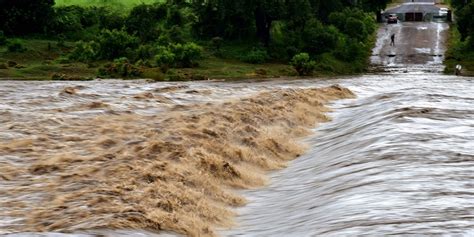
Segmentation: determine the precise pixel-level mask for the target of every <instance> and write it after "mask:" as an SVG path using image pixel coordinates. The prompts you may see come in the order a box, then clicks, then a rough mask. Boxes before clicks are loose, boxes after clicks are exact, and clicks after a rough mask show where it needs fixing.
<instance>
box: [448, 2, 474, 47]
mask: <svg viewBox="0 0 474 237" xmlns="http://www.w3.org/2000/svg"><path fill="white" fill-rule="evenodd" d="M451 4H452V5H453V7H454V8H455V10H456V26H457V29H458V30H459V33H460V34H461V41H462V42H463V43H464V44H465V45H464V47H466V48H468V49H470V50H474V20H473V16H474V1H472V0H452V2H451Z"/></svg>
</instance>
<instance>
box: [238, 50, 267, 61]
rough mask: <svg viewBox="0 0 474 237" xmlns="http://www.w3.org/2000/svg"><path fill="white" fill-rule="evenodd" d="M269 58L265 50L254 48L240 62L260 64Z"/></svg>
mask: <svg viewBox="0 0 474 237" xmlns="http://www.w3.org/2000/svg"><path fill="white" fill-rule="evenodd" d="M268 58H269V56H268V53H267V51H266V50H264V49H258V48H254V49H253V50H252V51H250V52H248V54H247V55H245V56H243V57H242V61H244V62H247V63H252V64H261V63H264V62H266V61H267V60H268Z"/></svg>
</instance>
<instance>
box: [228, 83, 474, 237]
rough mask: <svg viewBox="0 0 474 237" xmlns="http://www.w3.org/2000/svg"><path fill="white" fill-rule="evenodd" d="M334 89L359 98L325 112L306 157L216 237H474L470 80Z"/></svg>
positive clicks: (254, 194)
mask: <svg viewBox="0 0 474 237" xmlns="http://www.w3.org/2000/svg"><path fill="white" fill-rule="evenodd" d="M333 82H334V81H333ZM337 82H339V83H340V84H342V85H343V86H347V87H348V88H350V89H351V90H353V91H354V92H355V93H356V94H357V95H358V99H355V100H345V101H339V102H336V103H335V104H333V105H332V107H333V108H334V109H335V112H333V113H332V114H331V115H332V117H333V118H334V120H333V121H332V122H330V123H327V124H325V125H323V126H321V127H319V128H318V129H317V130H315V132H316V135H315V136H314V137H313V138H311V139H309V140H308V141H307V142H308V143H309V144H310V147H311V149H310V151H309V152H308V153H307V154H306V155H304V156H303V157H301V158H299V159H297V160H295V161H294V162H292V164H290V166H289V168H287V169H285V170H282V171H279V172H275V173H274V174H273V177H272V181H273V183H271V185H270V186H269V187H267V188H265V189H263V190H254V191H246V192H245V194H246V196H247V197H248V198H249V205H248V206H246V207H244V208H242V209H240V210H238V211H239V213H240V215H241V216H240V218H239V223H240V226H239V227H237V228H235V229H233V230H230V231H223V235H224V236H359V235H369V236H381V235H447V234H450V235H451V234H462V235H474V231H473V230H474V191H473V190H474V189H473V188H474V104H473V102H474V87H473V85H474V81H473V78H456V77H452V76H444V75H439V74H397V75H385V76H364V77H361V78H358V79H355V80H354V79H353V80H345V79H342V80H337Z"/></svg>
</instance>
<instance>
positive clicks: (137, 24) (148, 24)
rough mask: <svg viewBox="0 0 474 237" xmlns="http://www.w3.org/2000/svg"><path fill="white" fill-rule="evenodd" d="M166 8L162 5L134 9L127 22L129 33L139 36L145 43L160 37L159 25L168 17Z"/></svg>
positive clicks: (142, 5)
mask: <svg viewBox="0 0 474 237" xmlns="http://www.w3.org/2000/svg"><path fill="white" fill-rule="evenodd" d="M166 14H167V12H166V7H165V6H164V5H162V4H154V5H146V4H141V5H138V6H136V7H134V8H133V9H132V11H131V12H130V14H129V16H128V17H127V19H126V21H125V25H126V28H127V31H128V32H129V33H133V34H136V35H138V37H139V38H140V39H141V40H142V41H144V42H148V41H152V40H155V39H156V38H158V37H159V31H158V27H157V26H158V23H159V21H161V20H162V19H164V18H165V17H166Z"/></svg>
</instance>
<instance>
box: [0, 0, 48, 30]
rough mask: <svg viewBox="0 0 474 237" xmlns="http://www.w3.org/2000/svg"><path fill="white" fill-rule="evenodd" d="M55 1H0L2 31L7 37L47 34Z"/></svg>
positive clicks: (0, 28)
mask: <svg viewBox="0 0 474 237" xmlns="http://www.w3.org/2000/svg"><path fill="white" fill-rule="evenodd" d="M53 5H54V0H0V30H3V31H4V33H5V34H7V35H27V34H31V33H43V32H45V29H46V26H47V22H48V21H49V20H50V19H51V16H52V15H53Z"/></svg>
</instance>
